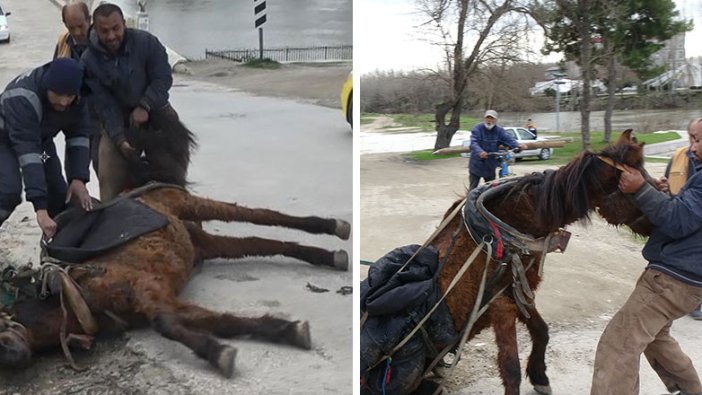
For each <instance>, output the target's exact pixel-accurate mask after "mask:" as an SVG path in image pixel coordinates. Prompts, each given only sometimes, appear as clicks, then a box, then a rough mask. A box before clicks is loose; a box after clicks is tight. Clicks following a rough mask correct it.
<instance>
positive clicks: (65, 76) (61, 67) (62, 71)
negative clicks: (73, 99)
mask: <svg viewBox="0 0 702 395" xmlns="http://www.w3.org/2000/svg"><path fill="white" fill-rule="evenodd" d="M44 84H45V85H46V89H48V90H50V91H52V92H54V93H58V94H59V95H78V94H79V93H80V88H81V86H82V85H83V68H82V67H81V65H80V64H78V62H76V61H75V60H74V59H71V58H58V59H54V60H53V61H52V62H51V63H49V69H48V70H47V71H46V74H45V75H44Z"/></svg>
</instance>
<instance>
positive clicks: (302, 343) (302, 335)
mask: <svg viewBox="0 0 702 395" xmlns="http://www.w3.org/2000/svg"><path fill="white" fill-rule="evenodd" d="M293 344H294V345H296V346H298V347H300V348H303V349H305V350H311V349H312V340H311V338H310V324H309V322H307V321H302V322H296V323H295V335H294V336H293Z"/></svg>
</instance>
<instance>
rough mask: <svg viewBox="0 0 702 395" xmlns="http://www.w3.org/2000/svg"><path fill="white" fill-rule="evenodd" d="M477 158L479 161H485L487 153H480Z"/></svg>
mask: <svg viewBox="0 0 702 395" xmlns="http://www.w3.org/2000/svg"><path fill="white" fill-rule="evenodd" d="M478 156H479V157H480V159H485V158H487V157H488V153H487V152H485V151H483V152H481V153H480V154H479V155H478Z"/></svg>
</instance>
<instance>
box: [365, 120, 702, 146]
mask: <svg viewBox="0 0 702 395" xmlns="http://www.w3.org/2000/svg"><path fill="white" fill-rule="evenodd" d="M472 115H473V116H476V114H472ZM481 115H482V114H477V116H478V117H480V116H481ZM700 116H702V113H701V112H700V111H697V110H631V111H615V112H614V114H613V116H612V128H613V136H614V137H616V136H618V135H619V132H622V131H624V130H626V129H629V128H631V129H634V131H635V132H655V131H661V130H682V131H684V130H686V129H687V124H688V123H689V122H690V120H692V119H694V118H699V117H700ZM527 118H531V119H532V120H533V121H534V122H535V123H536V126H537V127H538V130H539V136H548V134H549V133H554V132H556V131H557V128H556V113H555V112H553V113H500V114H499V120H498V123H499V124H500V125H502V126H524V123H525V121H526V120H527ZM559 122H560V130H561V131H562V132H573V133H580V113H579V112H573V111H566V112H561V113H560V114H559ZM472 127H473V125H461V129H460V130H459V131H458V132H456V134H455V135H454V137H453V139H452V140H451V145H452V146H460V145H461V143H462V142H463V140H465V139H470V129H471V128H472ZM590 130H593V131H602V130H604V111H593V112H592V113H591V114H590ZM359 140H360V143H361V145H360V147H361V149H360V153H361V154H373V153H387V152H408V151H417V150H425V149H431V148H434V143H435V142H436V132H410V133H403V132H402V131H398V130H394V131H385V130H383V129H379V130H373V131H372V132H368V131H367V130H364V127H361V131H360V132H359ZM674 148H675V147H673V148H671V149H674Z"/></svg>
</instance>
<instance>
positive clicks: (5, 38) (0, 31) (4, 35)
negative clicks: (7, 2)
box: [0, 7, 10, 43]
mask: <svg viewBox="0 0 702 395" xmlns="http://www.w3.org/2000/svg"><path fill="white" fill-rule="evenodd" d="M8 15H10V13H9V12H5V11H3V9H2V7H0V42H6V43H9V42H10V26H9V25H8V24H7V16H8Z"/></svg>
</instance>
